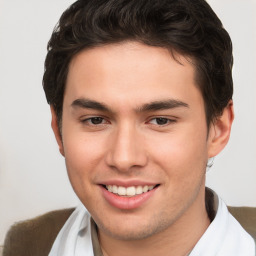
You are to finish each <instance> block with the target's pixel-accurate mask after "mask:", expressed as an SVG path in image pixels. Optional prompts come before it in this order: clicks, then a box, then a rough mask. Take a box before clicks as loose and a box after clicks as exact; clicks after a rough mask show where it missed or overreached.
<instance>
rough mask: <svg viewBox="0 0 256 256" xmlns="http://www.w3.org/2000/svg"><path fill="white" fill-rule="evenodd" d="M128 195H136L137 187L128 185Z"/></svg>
mask: <svg viewBox="0 0 256 256" xmlns="http://www.w3.org/2000/svg"><path fill="white" fill-rule="evenodd" d="M126 195H127V196H135V195H136V190H135V187H128V188H127V189H126Z"/></svg>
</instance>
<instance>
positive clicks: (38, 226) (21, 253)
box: [3, 208, 74, 256]
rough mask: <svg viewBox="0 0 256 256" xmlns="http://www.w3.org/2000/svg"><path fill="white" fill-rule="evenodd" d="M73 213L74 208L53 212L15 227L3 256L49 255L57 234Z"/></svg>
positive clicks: (9, 232)
mask: <svg viewBox="0 0 256 256" xmlns="http://www.w3.org/2000/svg"><path fill="white" fill-rule="evenodd" d="M73 211H74V208H70V209H63V210H58V211H52V212H48V213H46V214H44V215H41V216H39V217H36V218H34V219H31V220H27V221H24V222H20V223H17V224H15V225H13V226H12V227H11V228H10V230H9V231H8V233H7V235H6V238H5V242H4V250H3V256H32V255H33V256H45V255H48V253H49V252H50V249H51V247H52V244H53V242H54V240H55V238H56V236H57V234H58V233H59V231H60V229H61V228H62V226H63V225H64V223H65V222H66V220H67V219H68V218H69V216H70V215H71V213H72V212H73Z"/></svg>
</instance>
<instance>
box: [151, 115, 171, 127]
mask: <svg viewBox="0 0 256 256" xmlns="http://www.w3.org/2000/svg"><path fill="white" fill-rule="evenodd" d="M152 120H155V121H156V123H155V124H154V125H157V126H161V127H163V126H166V125H169V124H171V123H176V120H175V119H170V118H167V117H161V116H160V117H154V118H151V119H150V120H149V123H150V122H152ZM157 120H158V121H160V122H161V121H165V122H166V123H164V124H159V123H157Z"/></svg>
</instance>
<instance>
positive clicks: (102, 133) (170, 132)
mask: <svg viewBox="0 0 256 256" xmlns="http://www.w3.org/2000/svg"><path fill="white" fill-rule="evenodd" d="M176 58H177V59H178V60H179V62H177V61H176V60H174V59H173V57H172V55H171V54H170V53H169V51H168V50H166V49H163V48H157V47H150V46H146V45H143V44H140V43H136V42H129V43H122V44H111V45H107V46H102V47H98V48H94V49H89V50H84V51H83V52H80V53H79V54H78V55H76V56H75V57H74V58H73V59H72V61H71V63H70V67H69V73H68V78H67V84H66V91H65V94H64V102H63V117H62V138H60V136H59V134H58V131H57V128H56V127H57V126H56V120H55V121H53V122H55V126H54V125H53V126H54V127H55V128H54V131H55V135H56V137H57V140H58V143H59V146H60V150H61V152H62V154H63V155H64V156H65V160H66V166H67V171H68V175H69V178H70V181H71V184H72V186H73V188H74V190H75V192H76V194H77V195H78V197H79V198H80V200H81V201H82V202H83V204H84V205H85V206H86V208H87V209H88V211H89V212H90V213H91V215H92V217H93V218H94V220H95V221H96V223H97V225H98V227H99V229H100V231H101V232H103V233H104V234H106V235H110V236H112V237H116V238H118V239H141V238H146V237H149V236H152V235H154V234H156V233H159V232H161V231H163V230H168V229H171V228H172V227H174V226H175V225H176V224H177V223H178V222H179V220H180V219H182V218H183V219H185V218H189V216H192V215H195V214H196V212H197V211H205V209H204V208H205V207H204V181H205V167H206V164H207V159H208V158H209V157H211V156H213V155H214V154H215V153H216V150H214V146H213V144H214V143H212V141H213V137H214V135H212V134H213V132H212V130H213V129H211V128H210V131H209V136H207V134H208V129H207V125H206V117H205V110H204V102H203V98H202V96H201V93H200V91H199V90H198V87H197V86H196V82H195V79H194V77H195V71H194V67H193V65H192V64H191V62H189V61H188V60H187V59H185V58H184V57H182V56H180V55H178V54H176ZM53 114H54V113H53ZM215 131H216V130H215ZM215 135H216V134H215ZM188 213H189V214H188Z"/></svg>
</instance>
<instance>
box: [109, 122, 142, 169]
mask: <svg viewBox="0 0 256 256" xmlns="http://www.w3.org/2000/svg"><path fill="white" fill-rule="evenodd" d="M142 140H143V136H142V134H139V132H138V131H137V129H136V127H134V126H132V125H129V124H124V125H122V127H119V128H118V129H116V131H115V132H114V134H112V136H111V139H110V144H109V147H108V153H107V156H106V162H107V165H108V166H110V167H112V168H115V169H116V170H118V171H120V172H128V171H131V169H133V168H134V167H137V168H139V167H143V166H145V165H146V164H147V154H146V151H145V150H144V149H145V145H144V143H143V141H142Z"/></svg>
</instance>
